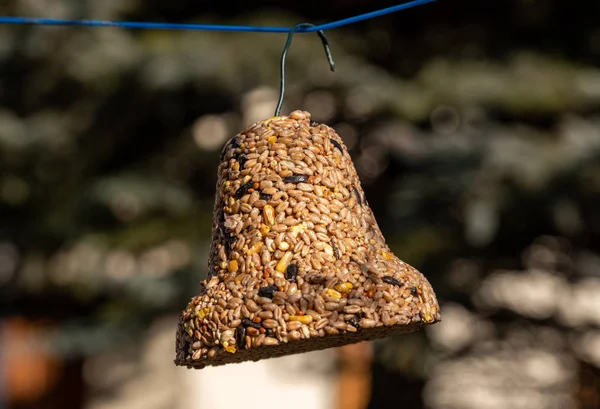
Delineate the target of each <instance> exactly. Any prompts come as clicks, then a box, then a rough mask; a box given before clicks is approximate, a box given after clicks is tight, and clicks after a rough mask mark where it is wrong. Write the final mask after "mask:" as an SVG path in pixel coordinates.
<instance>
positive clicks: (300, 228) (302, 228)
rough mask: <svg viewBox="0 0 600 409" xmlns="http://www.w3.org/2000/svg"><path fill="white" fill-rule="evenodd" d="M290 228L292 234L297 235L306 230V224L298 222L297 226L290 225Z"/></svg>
mask: <svg viewBox="0 0 600 409" xmlns="http://www.w3.org/2000/svg"><path fill="white" fill-rule="evenodd" d="M289 230H290V233H291V234H292V236H294V237H296V236H297V235H298V234H300V233H302V232H303V231H306V225H305V224H303V223H302V224H297V225H295V226H292V227H290V228H289Z"/></svg>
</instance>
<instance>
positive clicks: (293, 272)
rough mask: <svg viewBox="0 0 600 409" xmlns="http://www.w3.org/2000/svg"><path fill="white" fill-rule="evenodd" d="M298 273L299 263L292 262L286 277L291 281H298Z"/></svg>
mask: <svg viewBox="0 0 600 409" xmlns="http://www.w3.org/2000/svg"><path fill="white" fill-rule="evenodd" d="M297 275H298V265H297V264H290V265H289V266H288V267H287V270H285V278H287V279H288V280H290V281H296V276H297Z"/></svg>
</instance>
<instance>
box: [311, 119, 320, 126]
mask: <svg viewBox="0 0 600 409" xmlns="http://www.w3.org/2000/svg"><path fill="white" fill-rule="evenodd" d="M310 126H319V123H318V122H315V121H313V120H311V121H310Z"/></svg>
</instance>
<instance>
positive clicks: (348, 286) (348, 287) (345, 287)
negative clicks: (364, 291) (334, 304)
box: [334, 282, 353, 293]
mask: <svg viewBox="0 0 600 409" xmlns="http://www.w3.org/2000/svg"><path fill="white" fill-rule="evenodd" d="M352 287H353V285H352V283H350V282H345V283H339V284H336V285H335V286H334V288H335V289H336V290H338V291H339V292H340V293H349V292H350V291H352Z"/></svg>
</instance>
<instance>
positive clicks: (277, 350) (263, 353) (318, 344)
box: [175, 319, 440, 369]
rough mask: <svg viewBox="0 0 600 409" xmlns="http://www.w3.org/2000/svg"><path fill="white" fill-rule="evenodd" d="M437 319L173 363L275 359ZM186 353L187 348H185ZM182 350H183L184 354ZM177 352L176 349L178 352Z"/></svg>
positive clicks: (201, 364) (196, 364) (199, 365)
mask: <svg viewBox="0 0 600 409" xmlns="http://www.w3.org/2000/svg"><path fill="white" fill-rule="evenodd" d="M439 321H440V320H439V319H438V320H434V321H432V322H429V323H423V322H420V323H416V324H409V325H393V326H389V327H385V326H381V327H375V328H369V329H364V328H363V329H359V330H358V331H357V332H345V333H342V334H336V335H325V336H324V337H319V338H309V339H300V340H296V341H289V342H288V343H285V344H284V343H282V344H279V345H273V346H260V347H258V348H250V349H242V350H239V351H237V352H235V353H233V354H232V353H229V352H226V351H223V350H219V351H218V352H217V355H216V356H215V357H213V358H205V359H201V360H197V361H194V360H192V359H175V365H178V366H187V367H188V368H189V369H202V368H204V367H206V366H221V365H226V364H232V363H241V362H247V361H254V362H256V361H259V360H264V359H269V358H278V357H282V356H286V355H294V354H302V353H305V352H312V351H320V350H323V349H328V348H335V347H341V346H344V345H348V344H355V343H358V342H361V341H372V340H375V339H381V338H386V337H389V336H391V335H396V334H402V333H408V332H414V331H416V330H418V329H420V328H423V327H424V326H426V325H432V324H435V323H437V322H439ZM185 352H187V351H185ZM185 352H184V353H185ZM178 354H179V351H178Z"/></svg>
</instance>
